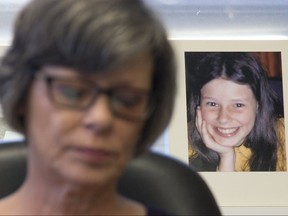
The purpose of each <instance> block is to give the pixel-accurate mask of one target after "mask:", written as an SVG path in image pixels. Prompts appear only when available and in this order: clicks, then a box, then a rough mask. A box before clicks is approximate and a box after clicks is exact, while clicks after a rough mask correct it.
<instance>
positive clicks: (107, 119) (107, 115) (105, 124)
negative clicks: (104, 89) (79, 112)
mask: <svg viewBox="0 0 288 216" xmlns="http://www.w3.org/2000/svg"><path fill="white" fill-rule="evenodd" d="M113 118H114V115H113V113H112V111H111V108H110V105H109V98H108V97H107V96H106V95H99V96H98V98H97V99H96V100H95V101H94V103H93V104H92V105H91V106H90V107H89V108H88V109H87V110H86V113H85V116H84V123H85V126H86V127H88V128H91V129H93V130H97V131H103V130H107V129H108V128H109V127H110V126H111V123H112V120H113Z"/></svg>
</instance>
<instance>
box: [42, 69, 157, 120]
mask: <svg viewBox="0 0 288 216" xmlns="http://www.w3.org/2000/svg"><path fill="white" fill-rule="evenodd" d="M37 78H38V79H42V80H44V81H45V82H46V84H47V86H48V94H49V97H50V100H51V101H52V102H53V103H54V104H55V105H57V106H60V107H63V108H68V109H76V110H86V109H88V108H89V107H90V106H91V105H93V103H94V102H95V100H96V99H97V98H98V96H99V95H101V94H104V95H106V96H107V97H108V99H109V106H110V110H111V112H112V113H113V114H114V115H115V116H118V117H121V118H125V119H128V120H145V119H147V118H148V117H149V116H150V115H151V113H152V110H153V107H154V106H153V100H152V99H151V96H150V91H148V90H143V89H137V88H131V87H129V88H128V87H117V88H111V89H104V88H101V87H99V86H97V85H95V83H94V82H90V81H89V80H85V79H73V78H68V79H67V78H61V77H56V76H52V75H44V74H39V76H37Z"/></svg>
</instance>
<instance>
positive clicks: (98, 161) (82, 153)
mask: <svg viewBox="0 0 288 216" xmlns="http://www.w3.org/2000/svg"><path fill="white" fill-rule="evenodd" d="M71 152H72V154H73V155H74V156H75V157H76V158H77V159H79V160H81V161H83V162H86V163H89V164H92V165H105V164H108V163H110V162H112V161H113V160H114V159H115V157H116V154H115V153H113V152H112V151H107V150H103V149H93V148H85V147H74V148H72V149H71Z"/></svg>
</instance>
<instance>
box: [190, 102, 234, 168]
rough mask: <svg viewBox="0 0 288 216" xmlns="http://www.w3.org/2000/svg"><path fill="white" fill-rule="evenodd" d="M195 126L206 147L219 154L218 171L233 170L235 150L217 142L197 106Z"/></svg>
mask: <svg viewBox="0 0 288 216" xmlns="http://www.w3.org/2000/svg"><path fill="white" fill-rule="evenodd" d="M196 112H197V115H196V122H195V123H196V127H197V129H198V131H199V133H200V135H201V138H202V140H203V142H204V144H205V145H206V147H207V148H209V149H211V150H213V151H215V152H217V153H218V154H219V156H220V163H219V166H218V170H219V171H234V167H235V152H234V147H230V146H223V145H221V143H217V142H216V141H215V139H214V138H213V136H212V135H211V133H209V130H208V128H207V124H206V121H205V120H203V119H202V114H201V109H200V107H199V106H198V107H197V111H196Z"/></svg>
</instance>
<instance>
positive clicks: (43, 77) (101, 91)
mask: <svg viewBox="0 0 288 216" xmlns="http://www.w3.org/2000/svg"><path fill="white" fill-rule="evenodd" d="M36 78H37V79H39V80H44V81H45V83H46V85H47V86H48V89H49V91H48V96H49V98H50V100H51V101H52V102H53V103H54V104H55V105H56V106H61V107H65V108H67V109H74V110H79V111H83V110H87V109H89V107H91V106H92V105H93V104H94V103H95V101H96V100H97V98H98V97H99V95H101V94H102V95H103V94H104V95H106V96H107V97H108V99H109V108H110V111H111V112H112V113H113V115H115V116H117V117H120V118H123V119H126V120H130V121H144V120H146V119H148V118H149V117H150V116H151V115H152V113H153V111H154V109H155V103H156V100H155V97H154V96H153V95H152V94H151V91H146V90H142V89H141V90H139V89H137V93H141V94H142V93H148V94H147V95H148V97H149V99H148V100H149V101H148V107H147V111H146V112H145V113H144V114H143V115H142V116H133V115H131V116H130V115H126V114H123V113H121V112H117V110H115V109H114V107H113V106H112V102H111V101H112V99H111V98H112V96H111V95H113V92H115V89H113V88H112V89H105V88H101V87H99V86H97V85H95V83H94V82H92V81H90V80H87V79H82V81H83V82H86V83H87V84H88V85H90V86H95V90H94V92H95V93H94V96H93V97H92V98H91V101H90V102H89V103H87V105H86V106H83V107H81V106H73V105H68V104H62V103H61V102H59V101H57V100H56V99H55V97H54V96H53V94H52V85H53V82H55V81H57V80H62V81H65V82H69V80H71V81H73V82H74V81H75V79H74V78H63V77H57V76H54V75H48V74H42V73H38V74H37V75H36ZM91 89H93V88H92V87H91Z"/></svg>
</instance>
